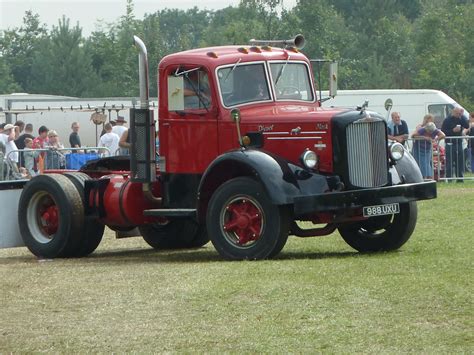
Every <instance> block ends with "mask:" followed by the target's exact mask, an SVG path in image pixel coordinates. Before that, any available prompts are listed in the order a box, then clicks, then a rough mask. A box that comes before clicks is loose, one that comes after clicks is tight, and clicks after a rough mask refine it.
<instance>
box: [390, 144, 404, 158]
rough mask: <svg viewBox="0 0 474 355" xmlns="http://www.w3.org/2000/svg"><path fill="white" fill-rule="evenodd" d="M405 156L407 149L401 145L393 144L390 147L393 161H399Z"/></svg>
mask: <svg viewBox="0 0 474 355" xmlns="http://www.w3.org/2000/svg"><path fill="white" fill-rule="evenodd" d="M404 154H405V148H403V145H401V144H400V143H393V144H392V145H391V146H390V156H391V157H392V159H393V160H395V161H397V160H400V159H402V158H403V155H404Z"/></svg>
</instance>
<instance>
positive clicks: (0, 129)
mask: <svg viewBox="0 0 474 355" xmlns="http://www.w3.org/2000/svg"><path fill="white" fill-rule="evenodd" d="M6 125H7V124H6V123H0V133H2V132H3V128H4V127H5V126H6Z"/></svg>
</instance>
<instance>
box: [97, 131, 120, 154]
mask: <svg viewBox="0 0 474 355" xmlns="http://www.w3.org/2000/svg"><path fill="white" fill-rule="evenodd" d="M104 129H105V134H103V135H102V136H101V137H100V139H99V147H105V148H108V153H107V155H109V156H114V155H116V154H117V151H118V149H119V140H120V137H119V136H118V135H117V134H115V133H113V132H112V125H111V124H110V123H106V124H105V126H104Z"/></svg>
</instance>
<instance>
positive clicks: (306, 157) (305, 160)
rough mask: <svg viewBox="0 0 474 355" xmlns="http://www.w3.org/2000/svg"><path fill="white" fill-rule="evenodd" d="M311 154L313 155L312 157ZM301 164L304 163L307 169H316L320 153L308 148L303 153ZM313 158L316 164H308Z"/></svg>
mask: <svg viewBox="0 0 474 355" xmlns="http://www.w3.org/2000/svg"><path fill="white" fill-rule="evenodd" d="M311 155H312V156H313V157H311ZM300 160H301V164H303V166H304V167H305V168H306V169H315V168H316V167H317V165H318V155H317V154H316V152H314V151H312V150H310V149H306V150H305V151H304V152H303V154H301V158H300ZM311 160H313V161H314V164H313V163H311V164H308V161H311Z"/></svg>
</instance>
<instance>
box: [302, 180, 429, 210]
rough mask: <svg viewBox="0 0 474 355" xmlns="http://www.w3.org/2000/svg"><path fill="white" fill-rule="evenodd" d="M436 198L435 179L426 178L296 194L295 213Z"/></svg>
mask: <svg viewBox="0 0 474 355" xmlns="http://www.w3.org/2000/svg"><path fill="white" fill-rule="evenodd" d="M433 198H436V181H425V182H418V183H412V184H403V185H393V186H385V187H379V188H370V189H362V190H352V191H341V192H328V193H324V194H318V195H312V196H297V197H295V199H294V213H295V216H302V215H308V214H312V213H317V212H327V211H341V210H349V209H357V208H362V207H364V206H373V205H384V204H388V203H396V202H398V203H407V202H410V201H418V200H429V199H433Z"/></svg>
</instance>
